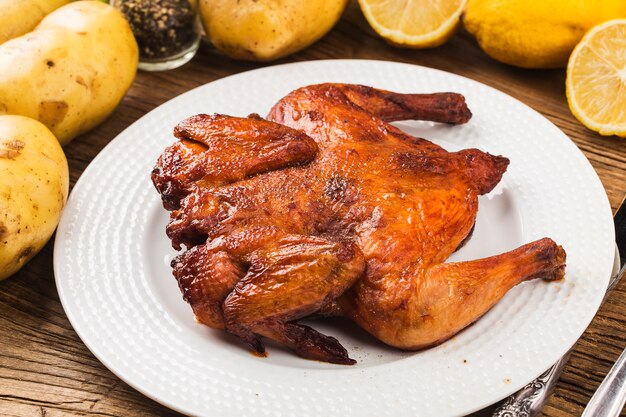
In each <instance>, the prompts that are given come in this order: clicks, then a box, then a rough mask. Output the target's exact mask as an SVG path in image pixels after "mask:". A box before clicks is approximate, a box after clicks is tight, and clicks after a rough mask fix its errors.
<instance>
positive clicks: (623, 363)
mask: <svg viewBox="0 0 626 417" xmlns="http://www.w3.org/2000/svg"><path fill="white" fill-rule="evenodd" d="M624 402H626V350H624V351H623V352H622V354H621V355H620V357H619V358H618V359H617V362H615V365H613V367H612V368H611V370H610V371H609V373H608V374H607V376H606V378H604V381H602V383H601V384H600V386H599V387H598V390H597V391H596V392H595V394H593V397H591V401H589V404H587V407H586V408H585V411H584V412H583V415H582V416H581V417H618V416H619V415H620V413H621V411H622V408H624Z"/></svg>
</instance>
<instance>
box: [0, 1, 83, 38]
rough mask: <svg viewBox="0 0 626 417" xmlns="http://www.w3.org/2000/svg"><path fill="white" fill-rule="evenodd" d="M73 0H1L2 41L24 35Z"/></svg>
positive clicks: (0, 22) (0, 35) (0, 25)
mask: <svg viewBox="0 0 626 417" xmlns="http://www.w3.org/2000/svg"><path fill="white" fill-rule="evenodd" d="M70 1H71V0H0V43H4V42H6V41H8V40H9V39H13V38H16V37H18V36H22V35H23V34H25V33H28V32H30V31H31V30H33V29H34V28H35V26H37V23H39V22H40V21H41V19H43V18H44V16H45V15H47V14H48V13H50V12H52V11H53V10H55V9H58V8H59V7H61V6H63V5H64V4H67V3H69V2H70Z"/></svg>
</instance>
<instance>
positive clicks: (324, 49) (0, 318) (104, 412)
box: [0, 4, 626, 417]
mask: <svg viewBox="0 0 626 417" xmlns="http://www.w3.org/2000/svg"><path fill="white" fill-rule="evenodd" d="M328 58H361V59H377V60H389V61H398V62H407V63H413V64H418V65H424V66H428V67H433V68H438V69H442V70H444V71H449V72H453V73H456V74H460V75H463V76H466V77H469V78H472V79H474V80H477V81H480V82H482V83H485V84H487V85H491V86H493V87H495V88H497V89H499V90H502V91H504V92H505V93H507V94H510V95H511V96H513V97H516V98H518V99H519V100H521V101H523V102H524V103H526V104H528V105H529V106H531V107H532V108H534V109H536V110H537V111H539V112H540V113H542V114H543V115H544V116H546V117H547V118H548V119H550V120H551V121H552V122H553V123H554V124H556V125H557V126H558V127H559V128H561V129H562V130H563V131H564V132H565V133H566V134H567V135H568V136H569V137H570V138H571V139H572V140H573V141H574V142H575V143H576V145H578V147H579V148H580V149H581V150H582V151H583V152H584V153H585V155H586V156H587V158H589V160H590V161H591V164H592V165H593V167H594V168H595V170H596V172H597V173H598V175H599V176H600V179H601V180H602V183H603V184H604V187H605V189H606V192H607V194H608V196H609V200H610V202H611V206H612V207H613V209H616V208H617V205H618V204H619V203H620V201H621V200H622V198H623V197H624V193H625V192H626V139H619V138H615V137H612V138H603V137H600V136H599V135H597V134H595V133H593V132H591V131H589V130H587V129H586V128H585V127H584V126H582V125H581V124H580V123H578V121H577V120H576V119H575V118H574V117H573V116H572V115H571V113H570V112H569V109H568V107H567V102H566V99H565V71H564V70H546V71H544V70H542V71H539V70H535V71H532V70H522V69H518V68H513V67H509V66H506V65H503V64H500V63H498V62H496V61H494V60H492V59H490V58H489V57H488V56H486V55H485V54H484V53H483V52H482V51H481V50H480V49H479V48H478V47H477V45H476V43H475V41H474V40H473V39H471V37H469V36H468V35H467V34H466V33H464V32H461V33H459V34H458V35H456V36H455V37H454V38H453V39H452V40H451V41H450V42H448V43H447V44H446V45H444V46H442V47H439V48H436V49H432V50H406V49H398V48H395V47H392V46H389V45H387V44H386V43H385V42H384V41H383V40H382V39H380V38H379V37H378V36H376V34H375V33H374V32H373V31H372V30H371V29H370V27H369V26H368V24H367V22H366V21H365V19H364V18H363V16H362V15H361V12H360V11H359V8H358V6H357V5H356V4H351V5H350V7H349V9H348V10H347V11H346V13H345V15H344V16H343V18H342V20H341V22H340V23H339V24H338V25H337V26H336V27H335V29H334V30H333V31H332V32H331V33H330V34H329V35H327V36H326V37H325V38H324V39H322V40H321V41H319V42H318V43H316V44H315V45H313V46H312V47H310V48H309V49H307V50H305V51H303V52H301V53H299V54H296V55H293V56H291V57H289V58H287V59H283V60H281V61H278V62H277V63H285V62H295V61H306V60H315V59H328ZM260 66H262V65H260V64H255V63H247V62H237V61H233V60H230V59H229V58H226V57H224V56H222V55H220V54H219V53H217V52H216V51H215V50H214V49H213V48H212V47H211V46H210V45H208V44H203V45H202V46H201V48H200V51H199V52H198V55H197V56H196V58H195V59H194V60H193V61H192V62H191V63H189V64H187V65H185V66H184V67H182V68H179V69H177V70H173V71H169V72H163V73H146V72H140V73H138V74H137V78H136V80H135V83H134V84H133V86H132V88H131V89H130V91H129V92H128V94H127V96H126V98H125V99H124V100H123V102H122V103H121V105H120V106H119V107H118V108H117V110H116V111H115V112H114V113H113V115H112V116H111V117H109V119H108V120H107V121H106V122H104V123H103V124H102V125H101V126H99V127H98V128H96V129H94V130H93V131H91V132H89V133H88V134H86V135H84V136H82V137H79V138H77V139H76V140H74V142H72V143H71V144H70V145H69V146H67V147H66V148H65V151H66V154H67V157H68V160H69V164H70V174H71V183H72V185H73V184H74V183H75V182H76V180H77V179H78V177H79V176H80V175H81V173H82V172H83V170H84V169H85V168H86V167H87V165H88V164H89V163H90V162H91V160H92V159H93V158H94V157H95V156H96V154H98V152H100V150H101V149H102V148H103V147H104V146H105V145H106V144H107V143H108V142H109V141H111V140H112V139H113V138H114V137H115V136H116V135H117V134H118V133H120V132H121V131H122V130H123V129H124V128H126V127H127V126H128V125H130V124H131V123H133V122H134V121H135V120H137V119H138V118H139V117H141V116H143V115H144V114H146V113H147V112H149V111H150V110H152V109H153V108H155V107H157V106H158V105H160V104H161V103H163V102H165V101H167V100H169V99H171V98H172V97H175V96H177V95H179V94H181V93H183V92H185V91H187V90H189V89H191V88H194V87H196V86H199V85H202V84H205V83H208V82H211V81H214V80H217V79H219V78H222V77H225V76H228V75H231V74H235V73H238V72H242V71H247V70H250V69H254V68H258V67H260ZM572 227H576V225H572ZM52 253H53V242H52V240H51V241H50V242H49V243H48V244H47V245H46V247H45V248H44V250H43V251H42V252H41V253H40V254H39V255H37V256H36V257H35V258H34V259H33V260H32V261H31V262H30V263H29V264H28V265H26V267H24V269H22V270H21V271H20V272H19V273H17V274H16V275H15V276H13V277H11V278H10V279H8V280H6V281H3V282H1V283H0V415H2V416H20V417H21V416H42V417H59V416H82V415H94V416H125V417H133V416H177V415H179V414H177V413H175V412H172V411H170V410H168V409H167V408H165V407H163V406H161V405H159V404H157V403H156V402H154V401H152V400H150V399H148V398H146V397H144V396H143V395H142V394H140V393H138V392H137V391H135V390H134V389H132V388H130V387H129V386H128V385H126V384H125V383H124V382H122V381H121V380H119V379H118V378H117V377H116V376H115V375H113V374H112V373H111V372H110V371H109V370H108V369H107V368H105V367H104V365H102V364H101V363H100V362H99V361H98V360H97V359H96V358H95V357H94V356H93V355H92V354H91V352H90V351H89V350H88V349H87V348H86V347H85V345H84V344H83V343H82V342H81V340H80V339H79V337H78V336H77V335H76V333H75V332H74V330H73V329H72V326H71V325H70V323H69V321H68V319H67V317H66V316H65V313H64V312H63V307H62V306H61V303H60V301H59V296H58V294H57V291H56V287H55V284H54V276H53V271H52ZM625 292H626V281H622V282H621V283H620V284H619V285H618V287H617V288H616V289H615V291H613V293H612V294H611V295H610V297H609V299H608V300H607V302H606V304H604V305H603V306H602V308H601V309H600V311H599V313H598V315H597V316H596V318H595V319H594V321H593V323H592V324H591V326H590V327H589V328H588V329H587V331H586V332H585V334H584V335H583V337H582V338H581V339H580V341H579V342H578V344H577V345H576V349H575V350H574V353H573V355H572V357H571V359H570V361H569V364H568V365H567V367H566V368H565V371H564V373H563V375H562V377H561V380H560V382H559V384H558V386H557V389H556V392H555V393H554V395H553V396H552V398H551V400H550V402H549V404H548V405H547V407H546V408H545V410H544V415H546V416H555V417H556V416H579V415H580V414H581V412H582V410H583V408H584V406H585V404H586V403H587V402H588V401H589V399H590V398H591V395H592V394H593V392H594V391H595V389H596V388H597V387H598V385H599V383H600V381H601V380H602V379H603V378H604V376H605V375H606V373H607V372H608V370H609V368H610V367H611V365H612V364H613V362H614V361H615V359H617V357H618V356H619V354H620V352H621V350H622V349H623V348H624V347H626V332H625V330H626V305H624V303H623V302H620V300H621V299H623V297H624V295H625ZM477 415H479V416H487V415H490V413H489V412H488V410H487V411H483V412H481V413H478V414H477ZM622 416H626V412H624V413H623V414H622Z"/></svg>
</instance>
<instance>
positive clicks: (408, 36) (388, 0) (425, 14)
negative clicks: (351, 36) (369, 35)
mask: <svg viewBox="0 0 626 417" xmlns="http://www.w3.org/2000/svg"><path fill="white" fill-rule="evenodd" d="M465 3H466V0H359V4H360V5H361V10H362V11H363V14H364V15H365V18H366V19H367V21H368V22H369V23H370V25H371V26H372V28H373V29H374V30H375V31H376V32H377V33H378V34H379V35H380V36H382V37H383V38H385V39H386V40H387V41H388V42H390V43H393V44H396V45H400V46H408V47H413V48H428V47H434V46H438V45H441V44H442V43H444V42H445V41H447V40H448V39H449V38H450V36H452V35H453V34H454V30H455V29H456V28H457V27H458V25H459V22H460V20H459V17H460V16H461V13H462V12H463V8H464V7H465Z"/></svg>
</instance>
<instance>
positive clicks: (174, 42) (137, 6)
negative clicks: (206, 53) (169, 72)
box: [117, 0, 198, 60]
mask: <svg viewBox="0 0 626 417" xmlns="http://www.w3.org/2000/svg"><path fill="white" fill-rule="evenodd" d="M117 7H118V9H119V10H120V11H121V12H122V13H123V14H124V15H125V16H126V19H127V20H128V22H129V24H130V27H131V29H132V31H133V33H134V35H135V39H137V44H138V45H139V55H140V58H142V59H146V60H158V59H162V58H167V57H171V56H174V55H176V54H178V53H181V52H183V51H184V50H186V49H187V48H189V47H190V46H191V45H192V44H193V43H194V41H195V40H196V38H197V36H198V35H197V33H196V32H195V29H194V24H195V13H194V10H193V8H192V6H191V4H190V3H189V0H118V1H117Z"/></svg>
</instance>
